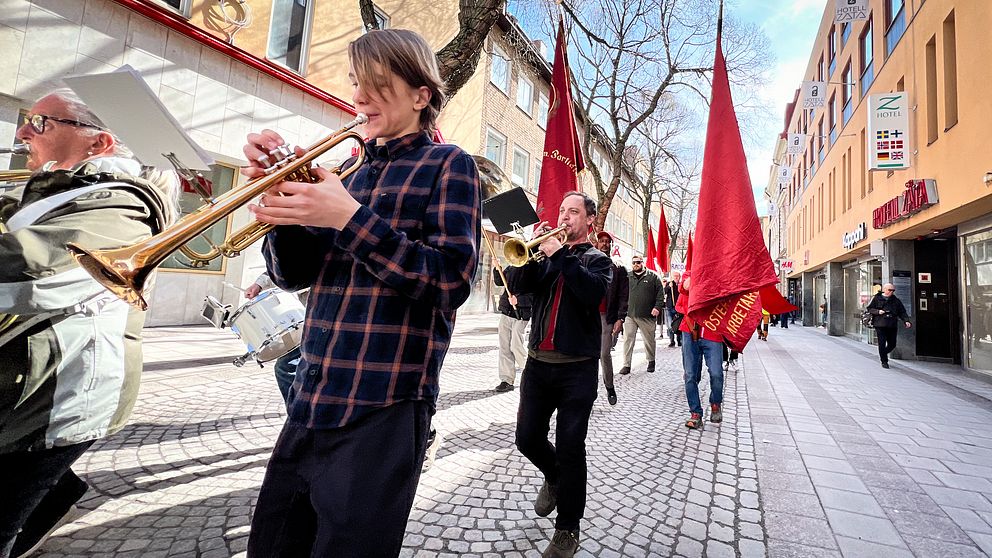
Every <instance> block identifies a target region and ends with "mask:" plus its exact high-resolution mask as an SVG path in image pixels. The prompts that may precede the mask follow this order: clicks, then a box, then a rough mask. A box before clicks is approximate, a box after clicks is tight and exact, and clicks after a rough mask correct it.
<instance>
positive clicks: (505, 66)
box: [489, 43, 510, 95]
mask: <svg viewBox="0 0 992 558" xmlns="http://www.w3.org/2000/svg"><path fill="white" fill-rule="evenodd" d="M492 60H493V63H492V67H491V68H490V70H489V81H491V82H492V83H493V85H495V86H496V87H498V88H499V90H500V91H502V92H503V93H506V94H507V95H509V94H510V57H509V56H507V55H506V52H504V51H503V49H501V48H499V46H498V45H496V44H495V43H494V44H493V56H492Z"/></svg>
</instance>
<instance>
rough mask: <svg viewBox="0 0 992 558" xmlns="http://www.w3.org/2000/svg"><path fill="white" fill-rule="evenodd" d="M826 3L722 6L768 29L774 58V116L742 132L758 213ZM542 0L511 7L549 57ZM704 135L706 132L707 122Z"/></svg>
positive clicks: (770, 91) (788, 0)
mask: <svg viewBox="0 0 992 558" xmlns="http://www.w3.org/2000/svg"><path fill="white" fill-rule="evenodd" d="M690 1H691V0H690ZM828 2H829V3H831V4H832V3H833V2H834V0H726V6H725V8H724V9H725V12H726V13H727V14H728V16H729V17H733V18H736V19H738V20H742V21H745V22H748V23H752V24H755V25H758V26H760V27H761V28H762V29H763V30H764V32H765V35H766V36H767V37H768V44H769V46H770V47H771V48H772V51H773V53H774V57H775V61H774V63H773V65H772V68H771V70H770V71H769V73H768V81H767V82H766V84H765V86H764V87H763V88H762V89H761V90H759V92H758V95H759V97H760V98H761V99H762V100H763V101H764V103H765V104H766V105H767V107H768V108H769V110H770V117H769V118H767V119H763V120H764V122H760V123H754V124H751V123H749V122H742V125H749V124H751V125H758V126H760V129H757V130H751V131H749V132H750V133H747V132H745V133H744V134H743V135H744V136H745V143H744V149H745V151H746V154H747V159H748V167H749V169H748V170H749V174H750V176H751V186H752V188H753V190H754V192H755V201H756V205H757V207H758V212H759V214H762V215H763V214H766V213H767V211H768V204H767V202H766V201H765V200H764V189H765V186H766V185H767V183H768V173H769V170H770V169H771V165H772V154H773V152H774V149H775V140H776V138H777V136H778V134H779V133H780V132H781V131H782V127H783V124H784V123H783V118H784V115H785V105H786V103H789V102H791V101H792V98H793V95H794V94H795V90H796V89H798V88H799V85H800V82H801V81H802V79H803V74H804V73H805V71H806V65H807V62H808V61H809V55H810V51H811V50H812V48H813V40H814V39H815V38H816V31H817V28H818V27H819V24H820V19H821V18H822V17H823V11H824V9H825V7H826V6H827V4H828ZM540 4H541V3H540V2H535V1H534V0H510V2H509V10H510V13H512V14H514V15H516V16H517V18H518V20H520V23H521V25H522V26H523V28H524V30H525V31H526V32H527V33H528V34H529V35H530V36H531V38H533V39H543V40H544V41H545V42H547V43H548V52H549V56H550V53H552V52H553V50H554V37H553V36H552V37H548V36H542V35H544V33H547V32H549V31H548V30H550V29H551V28H552V26H551V25H549V24H548V22H547V20H546V18H545V17H542V16H543V14H546V13H547V12H546V11H545V10H546V9H547V8H546V7H544V6H542V5H540ZM535 16H536V17H535ZM535 20H540V21H535ZM700 134H705V127H703V128H702V129H701V130H700ZM748 138H753V141H748ZM703 144H704V137H703V136H702V135H701V137H700V138H699V141H698V145H699V146H700V149H702V146H703ZM700 159H701V158H700Z"/></svg>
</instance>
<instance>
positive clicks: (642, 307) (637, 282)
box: [627, 269, 665, 318]
mask: <svg viewBox="0 0 992 558" xmlns="http://www.w3.org/2000/svg"><path fill="white" fill-rule="evenodd" d="M627 278H628V280H629V283H630V285H629V287H628V292H629V293H630V294H628V296H627V315H628V316H630V317H631V318H652V316H651V309H652V308H657V309H658V311H659V312H664V311H665V290H664V289H663V288H662V285H661V278H660V277H658V274H657V273H655V272H653V271H651V270H650V269H645V270H644V273H643V274H642V275H641V276H640V277H638V276H637V275H634V272H633V271H631V272H630V273H629V274H628V275H627Z"/></svg>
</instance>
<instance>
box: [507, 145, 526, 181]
mask: <svg viewBox="0 0 992 558" xmlns="http://www.w3.org/2000/svg"><path fill="white" fill-rule="evenodd" d="M529 172H530V153H527V152H526V151H524V150H523V149H521V148H520V147H519V146H516V145H515V146H513V173H512V176H511V180H513V183H514V184H515V185H517V186H522V187H526V186H527V184H528V183H529V182H530V178H529V176H528V174H527V173H529Z"/></svg>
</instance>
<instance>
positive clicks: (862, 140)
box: [858, 128, 868, 199]
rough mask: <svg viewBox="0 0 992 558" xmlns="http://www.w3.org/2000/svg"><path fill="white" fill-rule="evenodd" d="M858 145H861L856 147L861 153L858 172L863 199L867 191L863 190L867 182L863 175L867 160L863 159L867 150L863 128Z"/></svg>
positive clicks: (866, 167) (864, 174)
mask: <svg viewBox="0 0 992 558" xmlns="http://www.w3.org/2000/svg"><path fill="white" fill-rule="evenodd" d="M858 145H860V146H861V147H860V148H859V149H858V152H859V153H861V167H860V168H861V170H860V174H861V199H865V195H866V193H867V192H866V191H865V186H866V182H867V181H866V180H865V176H866V175H867V174H868V161H866V160H865V157H866V156H867V154H866V152H867V149H866V147H867V144H866V143H865V129H864V128H862V129H861V143H859V144H858Z"/></svg>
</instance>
